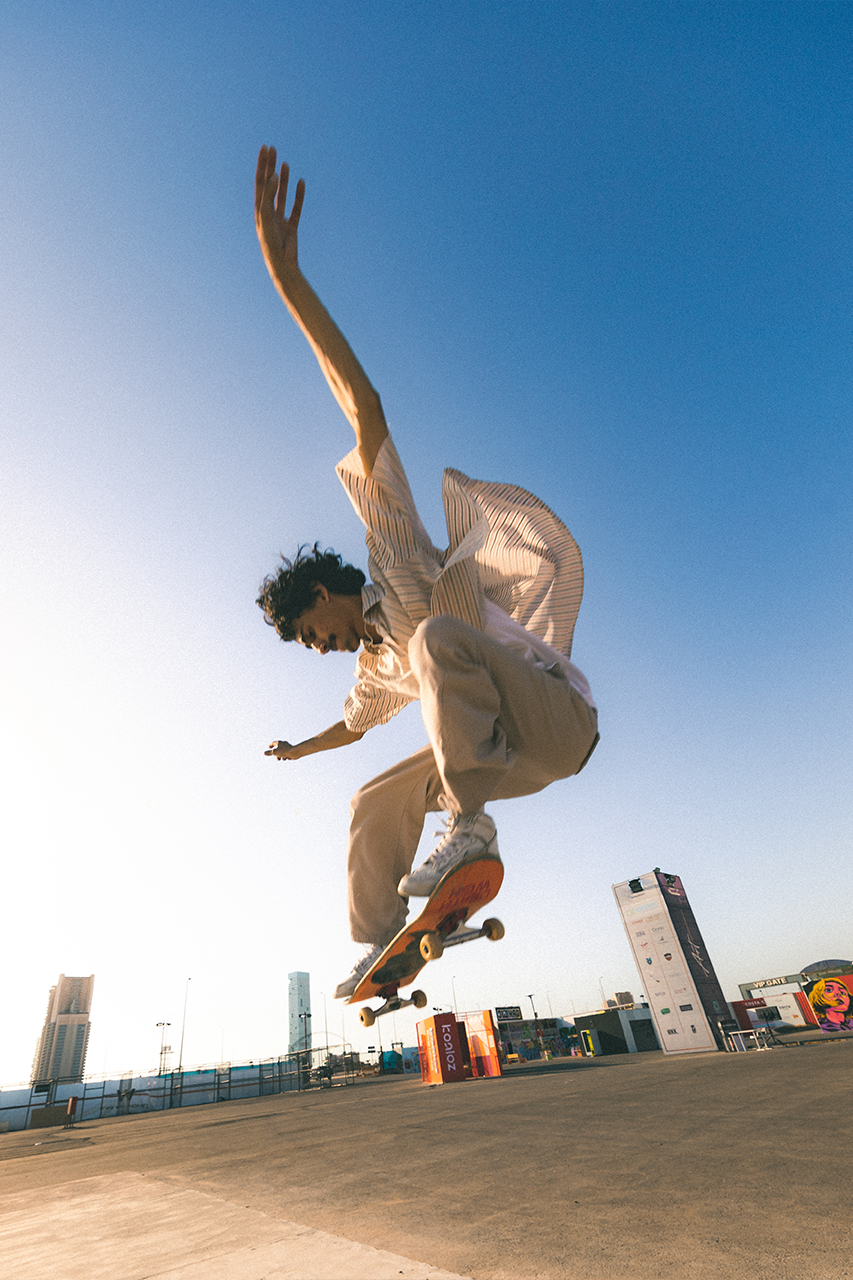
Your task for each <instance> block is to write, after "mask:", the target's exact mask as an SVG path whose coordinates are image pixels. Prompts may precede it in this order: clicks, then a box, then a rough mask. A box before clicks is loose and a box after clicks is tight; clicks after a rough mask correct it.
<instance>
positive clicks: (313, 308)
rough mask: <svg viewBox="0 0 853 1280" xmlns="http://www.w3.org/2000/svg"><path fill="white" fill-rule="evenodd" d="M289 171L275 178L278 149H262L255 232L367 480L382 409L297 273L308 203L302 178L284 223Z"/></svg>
mask: <svg viewBox="0 0 853 1280" xmlns="http://www.w3.org/2000/svg"><path fill="white" fill-rule="evenodd" d="M288 176H289V170H288V167H287V165H286V164H283V165H282V166H281V174H280V176H279V175H278V174H277V173H276V152H275V147H261V150H260V154H259V156H258V168H257V172H256V174H255V229H256V230H257V233H258V240H259V241H260V245H261V252H262V253H263V255H264V261H265V262H266V264H267V270H268V271H269V273H270V275H271V277H272V280H273V284H274V285H275V287H276V288H277V289H278V291H279V293H280V294H281V296H282V298H283V299H284V301H285V303H286V305H287V309H288V310H289V312H290V314H291V315H292V316H293V318H294V320H295V321H296V323H297V324H298V325H299V327H300V329H301V330H302V332H303V333H304V334H305V337H306V338H307V339H308V341H309V343H310V344H311V350H312V351H313V352H314V355H315V356H316V357H317V360H318V362H319V365H320V368H321V369H322V370H323V373H324V375H325V377H326V381H327V382H328V384H329V386H330V387H331V389H332V394H333V395H334V397H335V399H336V400H337V402H338V404H339V405H340V406H341V409H342V410H343V412H344V414H345V416H346V419H347V421H348V422H349V424H350V426H351V427H352V429H353V431H354V432H355V439H356V444H357V446H358V451H359V454H360V455H361V460H362V463H363V465H364V469H365V471H366V472H367V474H368V475H370V473H371V472H372V470H373V464H374V462H375V461H376V455H377V454H378V452H379V449H380V448H381V445H382V441H383V440H384V439H385V437H386V436H387V434H388V427H387V426H386V423H385V415H384V413H383V412H382V403H381V401H380V399H379V396H378V394H377V392H376V391H375V390H374V388H373V386H372V384H371V382H370V380H369V378H368V377H367V374H366V373H365V372H364V370H363V369H362V367H361V365H360V364H359V362H358V360H357V359H356V357H355V354H354V352H353V350H352V348H351V347H350V345H349V343H348V342H347V340H346V338H345V337H344V335H343V334H342V333H341V331H340V329H339V328H338V326H337V325H336V324H335V322H334V320H333V319H332V317H331V316H330V315H329V313H328V311H327V310H326V308H325V307H324V306H323V304H322V302H321V301H320V299H319V298H318V297H317V295H316V293H315V292H314V290H313V289H312V288H311V286H310V284H309V283H308V281H307V280H306V279H305V277H304V275H303V274H302V272H301V270H300V268H299V261H298V253H297V228H298V226H299V217H300V214H301V213H302V201H303V199H304V197H305V183H304V182H303V181H302V179H301V178H300V180H299V182H297V184H296V194H295V196H294V199H293V207H292V208H291V210H290V216H289V217H288V218H285V216H284V211H285V204H286V200H287V180H288Z"/></svg>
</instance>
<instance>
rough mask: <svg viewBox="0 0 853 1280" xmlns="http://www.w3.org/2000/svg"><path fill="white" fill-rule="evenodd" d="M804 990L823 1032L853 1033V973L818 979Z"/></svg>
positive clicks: (807, 984)
mask: <svg viewBox="0 0 853 1280" xmlns="http://www.w3.org/2000/svg"><path fill="white" fill-rule="evenodd" d="M803 990H804V993H805V995H806V997H807V998H808V1002H809V1004H810V1005H811V1007H812V1009H813V1011H814V1016H815V1019H816V1021H817V1024H818V1026H819V1027H820V1028H821V1030H822V1031H825V1032H826V1033H827V1034H828V1035H831V1034H832V1032H833V1031H853V973H842V974H840V975H837V976H836V977H833V978H816V979H814V980H813V981H812V982H806V983H804V986H803Z"/></svg>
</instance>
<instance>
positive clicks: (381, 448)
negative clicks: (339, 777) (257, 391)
mask: <svg viewBox="0 0 853 1280" xmlns="http://www.w3.org/2000/svg"><path fill="white" fill-rule="evenodd" d="M287 186H288V168H287V165H282V166H281V173H280V174H277V173H276V153H275V150H274V148H272V147H262V148H261V151H260V155H259V157H258V167H257V173H256V179H255V226H256V229H257V233H258V239H259V241H260V245H261V250H262V252H263V255H264V261H265V262H266V265H267V269H268V270H269V273H270V276H271V277H272V280H273V283H274V284H275V286H276V288H277V289H278V291H279V293H280V294H281V297H282V298H283V300H284V302H285V303H286V305H287V308H288V310H289V311H290V314H291V315H292V316H293V318H294V320H295V321H296V323H297V324H298V325H299V327H300V329H301V330H302V332H303V333H304V334H305V337H306V338H307V340H308V342H309V343H310V345H311V349H312V350H313V352H314V354H315V356H316V357H317V360H318V362H319V365H320V368H321V369H322V371H323V374H324V375H325V377H326V380H327V382H328V383H329V386H330V388H331V390H332V393H333V395H334V396H335V399H336V400H337V402H338V404H339V405H340V407H341V409H342V410H343V413H344V415H345V417H346V418H347V421H348V422H349V423H350V426H351V427H352V428H353V431H354V432H355V440H356V445H355V448H354V449H353V450H352V452H351V453H349V454H347V456H346V457H345V458H344V459H343V460H342V461H341V462H340V463H339V464H338V467H337V473H338V476H339V478H340V480H341V482H342V484H343V486H344V488H345V489H346V491H347V494H348V496H349V498H350V501H351V502H352V504H353V506H354V508H355V511H356V513H357V515H358V516H359V518H360V519H361V521H362V522H363V524H364V526H365V529H366V531H367V536H366V541H367V548H368V569H369V572H370V581H369V582H368V581H366V580H365V576H364V574H363V573H362V572H361V570H359V569H357V568H355V567H353V566H352V565H348V564H344V563H343V561H342V559H341V557H340V556H338V555H336V554H335V553H334V552H328V551H326V552H323V551H321V550H320V549H319V546H317V545H315V546H314V549H313V550H311V551H308V552H307V553H306V551H305V550H304V549H302V550H300V551H299V552H298V553H297V555H296V556H295V558H294V559H293V560H292V561H290V560H286V559H284V558H282V564H281V565H280V566H279V568H278V570H277V571H276V573H274V574H272V575H270V576H269V577H268V578H266V579H265V581H264V583H263V586H262V589H261V594H260V597H259V599H258V604H259V605H260V606H261V608H262V609H263V611H264V614H265V617H266V620H267V622H269V623H270V624H271V625H272V626H274V627H275V628H276V630H277V631H278V634H279V635H280V636H281V638H282V639H283V640H296V641H297V642H298V643H300V644H303V645H305V646H306V647H308V648H311V649H314V650H316V652H317V653H320V654H327V653H329V652H331V651H333V650H334V651H337V652H348V653H355V652H358V658H357V662H356V683H355V685H354V687H353V689H352V691H351V692H350V694H349V696H348V697H347V699H346V702H345V704H344V714H343V719H342V720H341V721H339V722H338V723H337V724H335V725H332V726H331V728H329V729H326V730H324V731H323V732H322V733H319V734H317V735H316V737H313V738H308V739H307V740H306V741H304V742H300V743H290V742H286V741H276V742H273V743H271V744H270V747H269V749H268V751H267V752H266V753H265V754H266V755H269V756H275V757H276V758H277V759H278V760H299V759H301V758H302V757H303V756H307V755H311V754H313V753H314V752H318V751H327V750H330V749H332V748H337V747H343V746H346V745H347V744H349V743H353V742H357V741H358V740H359V739H360V738H362V737H363V736H364V734H365V733H366V732H367V730H368V729H372V728H374V727H375V726H376V725H380V724H384V723H386V722H387V721H388V720H390V719H391V717H392V716H394V715H396V714H397V712H399V711H400V710H401V709H402V708H403V707H404V706H406V705H407V704H408V703H409V702H411V701H412V700H414V699H417V698H419V699H420V703H421V713H422V716H423V721H424V725H425V727H426V732H427V737H428V739H429V745H428V746H426V747H424V748H423V749H422V750H421V751H419V752H416V753H415V755H413V756H410V757H409V758H408V759H407V760H404V761H402V762H401V763H400V764H398V765H395V766H394V767H393V768H391V769H389V770H387V771H386V772H385V773H383V774H381V775H380V776H379V777H378V778H374V779H373V781H371V782H368V783H367V784H366V786H364V787H362V788H361V790H360V791H359V792H358V793H357V794H356V796H355V797H354V799H353V801H352V807H351V812H352V821H351V826H350V837H349V858H348V889H349V909H350V927H351V933H352V937H353V940H354V941H355V942H358V943H361V944H363V945H364V947H365V953H364V955H363V956H362V957H361V959H360V960H359V961H358V962H357V963H356V965H355V967H354V969H353V971H352V973H351V974H350V975H349V977H348V978H347V979H345V980H344V981H343V982H341V983H340V985H339V986H338V988H337V990H336V992H335V996H336V998H339V999H343V998H346V997H347V996H349V995H351V994H352V992H353V991H354V989H355V987H356V985H357V984H358V982H359V979H360V977H361V976H362V975H363V974H364V973H366V972H367V970H368V968H369V967H370V965H371V964H372V963H373V961H374V960H375V959H376V957H377V956H378V955H379V954H380V952H381V950H382V948H383V947H384V946H385V945H386V944H387V943H388V942H389V941H390V940H391V939H392V938H393V937H394V936H395V934H396V933H398V932H399V930H400V929H401V928H402V925H403V923H404V921H405V918H406V914H407V900H408V898H409V897H410V896H427V895H429V894H430V893H431V892H432V890H433V889H434V888H435V886H436V885H437V883H438V881H439V880H440V879H441V877H442V876H443V875H444V874H445V873H446V872H447V871H448V870H449V869H450V868H451V867H453V866H455V865H457V864H459V863H460V862H464V861H465V860H466V859H470V858H472V857H475V856H476V855H477V854H481V853H483V852H485V851H488V852H490V853H492V854H495V855H496V854H497V852H498V849H497V835H496V831H495V825H494V822H493V821H492V819H491V817H490V816H489V815H488V814H487V813H485V805H486V803H487V802H488V801H489V800H490V799H500V798H508V797H511V796H520V795H530V794H532V793H533V792H535V791H540V790H541V789H542V788H543V787H546V786H548V785H549V783H551V782H554V781H556V780H557V779H558V778H566V777H569V776H571V775H572V774H575V773H578V772H579V771H580V770H581V769H582V768H583V767H584V765H585V764H586V762H587V760H588V759H589V757H590V755H591V754H592V752H593V750H594V749H595V745H596V743H597V742H598V730H597V712H596V709H595V704H594V703H593V700H592V696H591V694H590V690H589V685H588V684H587V681H586V679H585V677H584V675H583V674H582V673H581V672H580V671H579V670H578V668H577V667H575V666H574V665H573V664H572V663H571V662H570V661H569V654H570V652H571V643H572V634H573V631H574V624H575V620H576V618H577V613H578V609H579V608H580V601H581V594H582V591H583V569H582V565H581V558H580V552H579V550H578V547H577V544H576V543H575V541H574V539H573V538H572V536H571V534H570V533H569V531H568V529H566V527H565V525H563V524H562V522H561V521H560V520H559V519H558V518H557V517H556V516H555V515H554V514H553V512H551V511H550V510H549V509H548V508H547V507H546V506H545V504H544V503H542V502H540V501H539V499H538V498H535V497H533V495H532V494H530V493H527V492H526V490H524V489H520V488H518V487H517V486H515V485H506V484H490V483H485V482H483V481H477V480H471V479H469V478H468V477H467V476H464V475H462V473H461V472H459V471H452V470H448V471H445V473H444V480H443V497H444V507H445V516H446V519H447V532H448V540H449V545H448V548H447V550H446V551H440V550H438V549H437V548H436V547H435V546H433V544H432V542H431V541H430V538H429V536H428V534H427V532H426V530H425V529H424V526H423V524H422V523H421V521H420V518H419V516H418V513H417V511H416V510H415V504H414V500H413V498H412V494H411V491H410V489H409V484H408V481H407V479H406V475H405V472H404V471H403V467H402V464H401V462H400V459H399V456H398V454H397V451H396V449H395V447H394V444H393V441H392V439H391V436H390V435H389V433H388V428H387V426H386V423H385V416H384V414H383V411H382V404H381V402H380V399H379V396H378V395H377V393H376V391H375V390H374V388H373V386H372V385H371V383H370V382H369V380H368V378H367V375H366V374H365V372H364V370H363V369H362V367H361V365H360V364H359V362H358V360H357V359H356V357H355V355H354V353H353V352H352V350H351V348H350V346H349V344H348V343H347V341H346V339H345V338H344V336H343V334H342V333H341V332H340V330H339V329H338V327H337V325H336V324H335V323H334V321H333V320H332V318H331V316H330V315H329V313H328V312H327V311H326V309H325V307H324V306H323V305H322V303H321V302H320V300H319V298H318V297H317V295H316V294H315V293H314V291H313V289H312V288H311V286H310V285H309V284H308V282H307V280H306V279H305V277H304V276H303V274H302V272H301V270H300V267H299V263H298V255H297V227H298V225H299V219H300V215H301V212H302V203H303V199H304V195H305V184H304V182H302V181H301V180H300V181H299V182H298V183H297V186H296V193H295V196H294V200H293V206H292V208H291V211H290V214H289V215H287V216H286V215H285V205H286V196H287ZM435 810H445V811H446V812H447V815H448V818H447V827H446V832H445V834H444V836H443V838H442V839H441V841H440V842H439V844H438V846H437V847H436V849H435V850H434V851H433V853H432V854H430V856H429V857H428V858H427V859H426V862H425V863H424V864H423V866H421V867H419V868H418V869H417V870H416V871H414V872H413V871H412V863H413V861H414V857H415V853H416V851H417V846H418V842H419V840H420V837H421V834H422V831H423V825H424V819H425V815H426V814H427V813H428V812H430V811H435Z"/></svg>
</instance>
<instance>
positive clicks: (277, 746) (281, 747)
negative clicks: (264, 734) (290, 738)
mask: <svg viewBox="0 0 853 1280" xmlns="http://www.w3.org/2000/svg"><path fill="white" fill-rule="evenodd" d="M301 754H302V753H301V752H300V750H299V748H298V747H295V746H294V745H293V743H292V742H271V743H270V745H269V749H268V750H267V751H265V752H264V755H265V756H275V758H276V760H298V759H299V758H300V756H301Z"/></svg>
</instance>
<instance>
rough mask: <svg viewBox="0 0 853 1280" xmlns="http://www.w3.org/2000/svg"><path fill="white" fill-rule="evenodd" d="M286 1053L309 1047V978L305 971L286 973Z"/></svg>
mask: <svg viewBox="0 0 853 1280" xmlns="http://www.w3.org/2000/svg"><path fill="white" fill-rule="evenodd" d="M287 1006H288V1014H289V1030H288V1045H287V1052H288V1053H298V1052H299V1051H300V1050H301V1049H310V1048H311V980H310V978H309V976H308V974H307V973H289V974H288V975H287Z"/></svg>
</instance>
